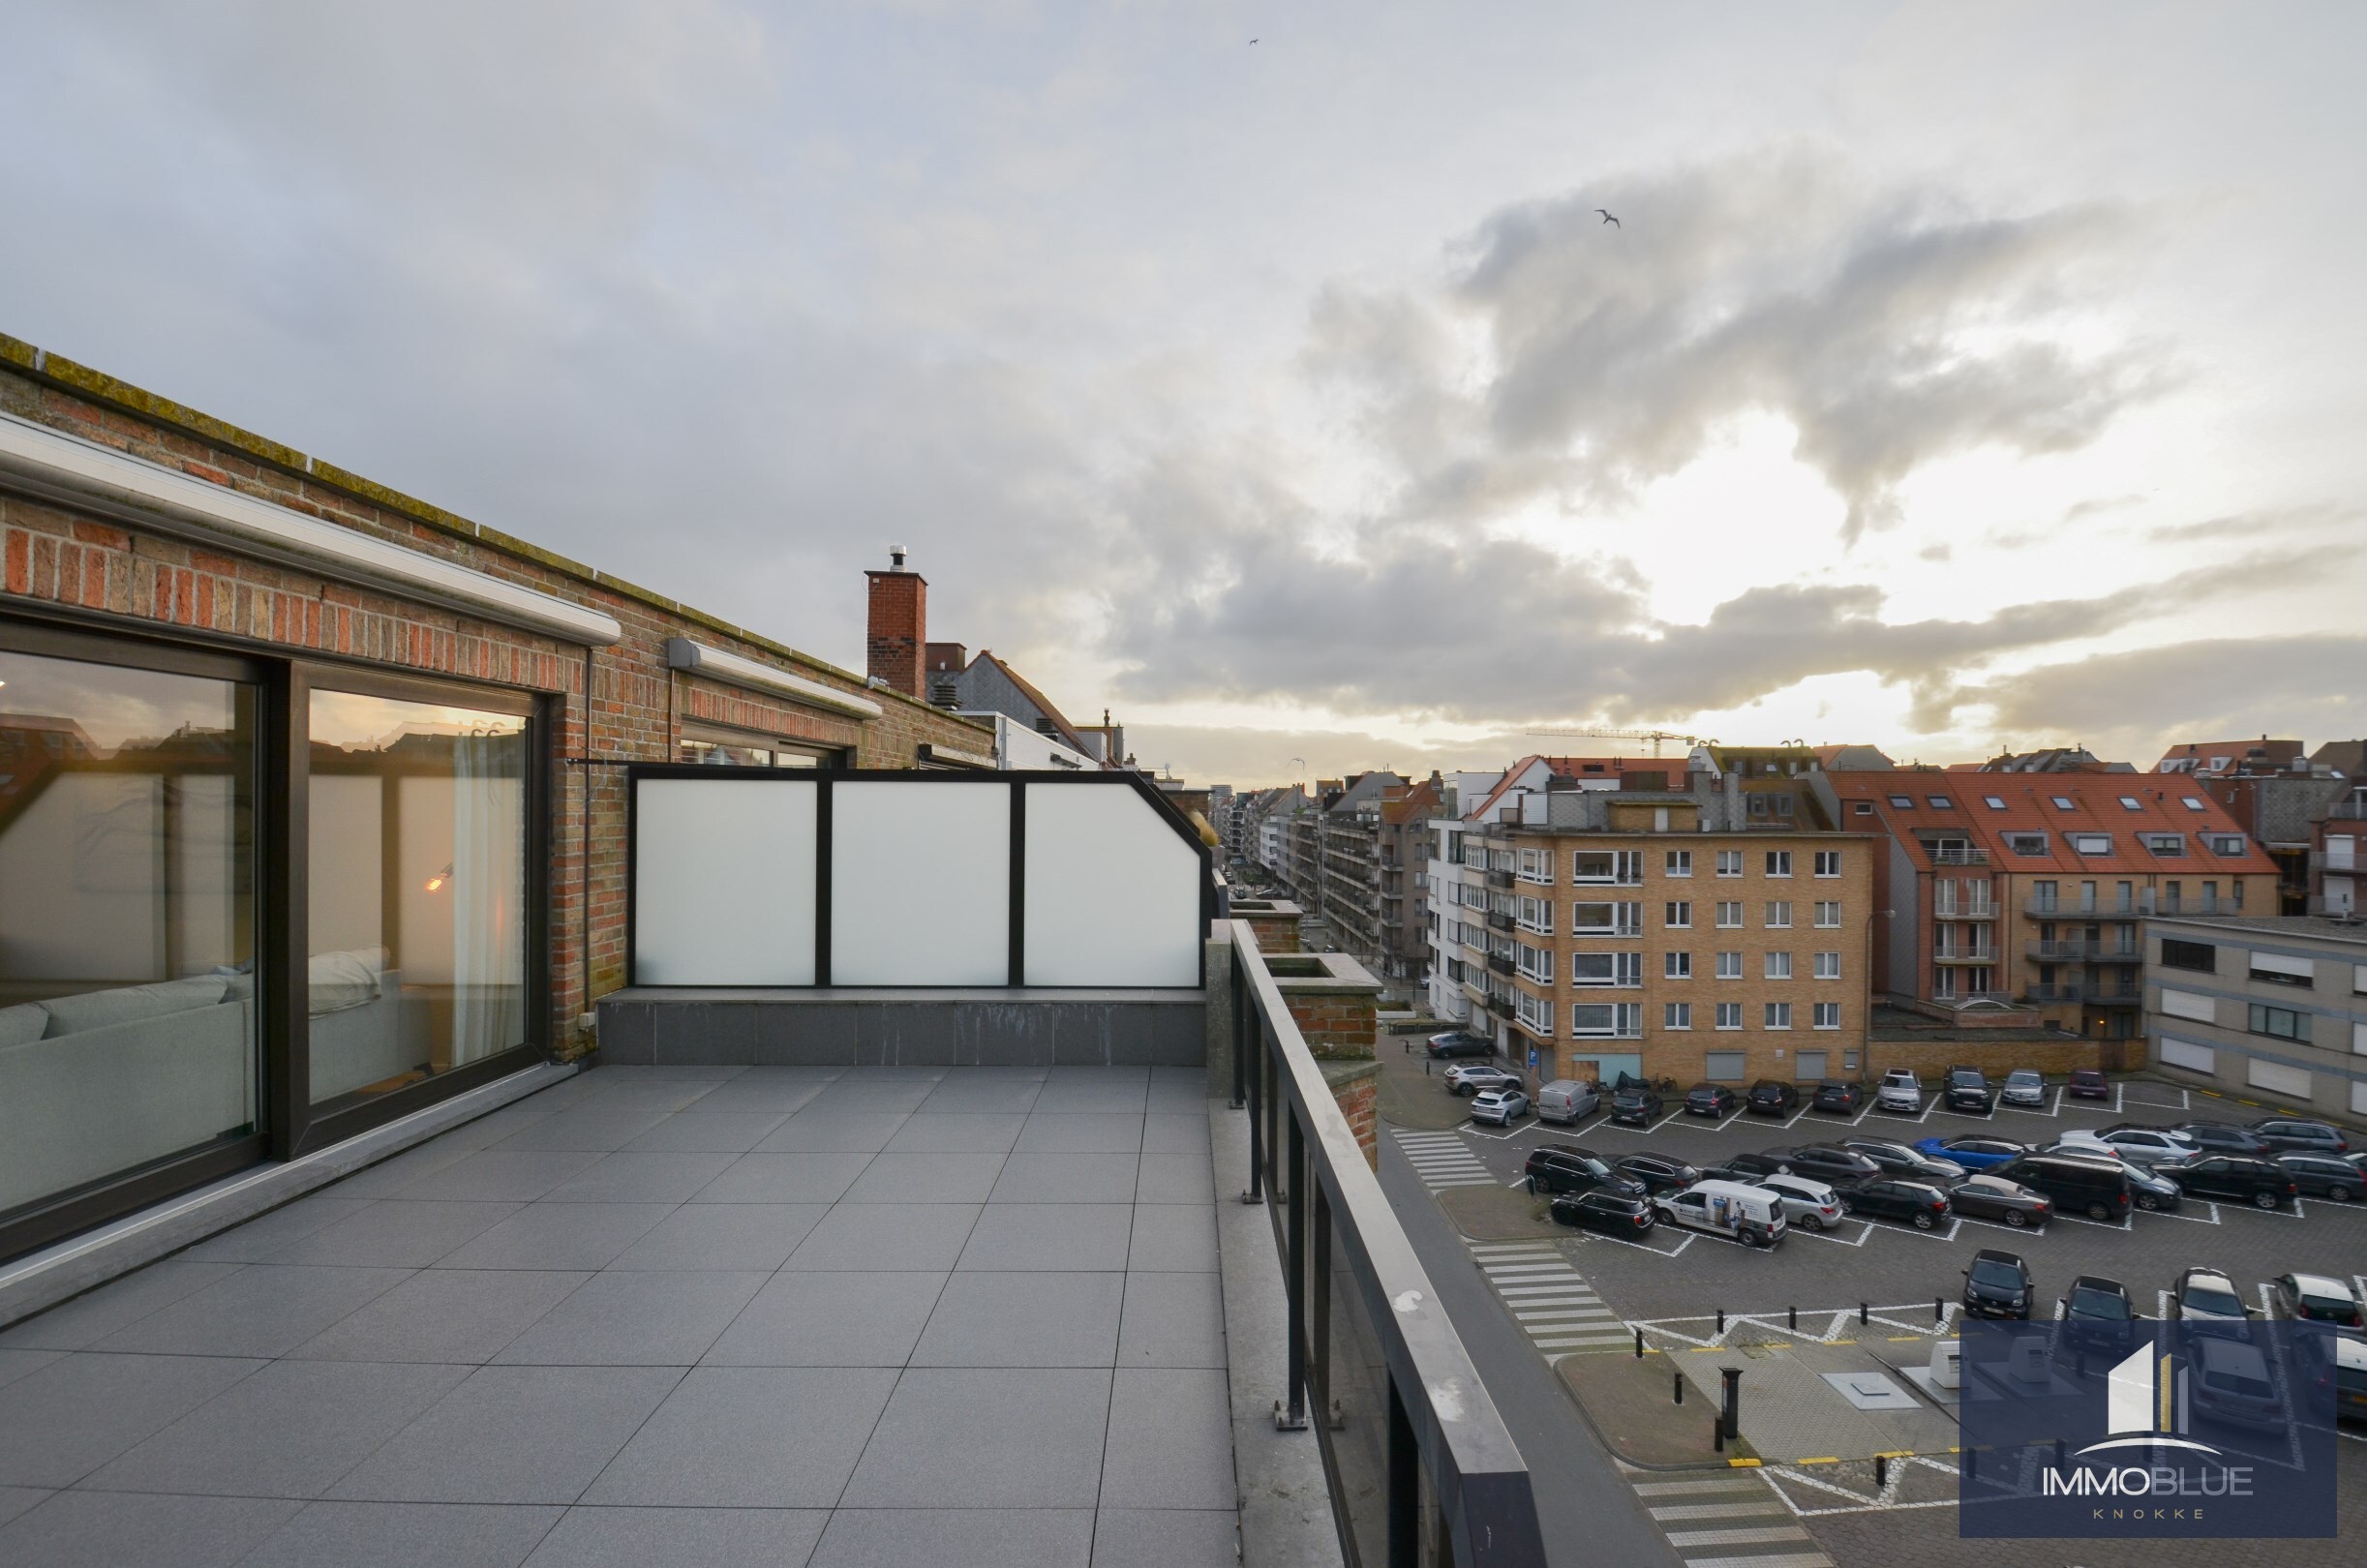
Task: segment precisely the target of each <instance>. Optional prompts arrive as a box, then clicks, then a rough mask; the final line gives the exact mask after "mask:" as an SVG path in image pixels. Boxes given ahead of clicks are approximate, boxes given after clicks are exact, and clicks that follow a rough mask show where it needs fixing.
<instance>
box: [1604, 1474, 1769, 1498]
mask: <svg viewBox="0 0 2367 1568" xmlns="http://www.w3.org/2000/svg"><path fill="white" fill-rule="evenodd" d="M1765 1485H1766V1483H1765V1482H1762V1481H1759V1480H1756V1479H1753V1478H1751V1477H1747V1476H1741V1477H1734V1478H1731V1479H1730V1478H1728V1477H1726V1476H1722V1475H1721V1476H1719V1477H1717V1478H1716V1479H1715V1480H1713V1481H1638V1482H1636V1483H1635V1484H1634V1485H1633V1486H1632V1487H1631V1488H1630V1489H1629V1490H1631V1491H1633V1492H1634V1493H1635V1494H1636V1495H1637V1496H1639V1497H1693V1496H1698V1495H1700V1494H1701V1493H1705V1492H1758V1491H1760V1490H1762V1489H1763V1488H1764V1487H1765Z"/></svg>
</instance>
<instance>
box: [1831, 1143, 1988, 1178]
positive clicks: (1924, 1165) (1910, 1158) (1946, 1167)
mask: <svg viewBox="0 0 2367 1568" xmlns="http://www.w3.org/2000/svg"><path fill="white" fill-rule="evenodd" d="M1841 1147H1842V1148H1844V1149H1847V1150H1849V1151H1850V1152H1851V1153H1852V1154H1862V1155H1864V1156H1865V1157H1866V1159H1868V1160H1870V1161H1873V1162H1874V1163H1875V1164H1877V1165H1879V1166H1881V1167H1882V1174H1883V1175H1885V1176H1903V1177H1905V1178H1906V1179H1907V1180H1909V1181H1916V1182H1955V1181H1961V1180H1963V1178H1964V1167H1963V1166H1962V1165H1959V1164H1957V1162H1956V1161H1953V1160H1934V1159H1932V1158H1931V1157H1930V1156H1929V1155H1927V1154H1925V1153H1923V1152H1922V1151H1921V1150H1919V1149H1910V1148H1908V1147H1907V1146H1906V1145H1905V1144H1903V1143H1900V1142H1897V1140H1896V1139H1892V1138H1843V1139H1842V1140H1841Z"/></svg>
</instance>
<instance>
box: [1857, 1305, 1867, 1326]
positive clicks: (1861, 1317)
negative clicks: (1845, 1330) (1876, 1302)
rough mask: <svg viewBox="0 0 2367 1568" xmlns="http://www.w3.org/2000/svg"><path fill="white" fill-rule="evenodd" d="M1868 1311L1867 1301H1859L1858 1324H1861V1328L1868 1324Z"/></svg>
mask: <svg viewBox="0 0 2367 1568" xmlns="http://www.w3.org/2000/svg"><path fill="white" fill-rule="evenodd" d="M1866 1311H1867V1309H1866V1303H1864V1302H1859V1303H1858V1326H1859V1327H1860V1328H1864V1327H1865V1326H1866V1321H1867V1319H1866Z"/></svg>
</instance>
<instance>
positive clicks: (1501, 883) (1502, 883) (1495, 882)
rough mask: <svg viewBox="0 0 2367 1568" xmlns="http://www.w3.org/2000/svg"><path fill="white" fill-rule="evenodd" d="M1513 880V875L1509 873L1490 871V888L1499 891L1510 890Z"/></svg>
mask: <svg viewBox="0 0 2367 1568" xmlns="http://www.w3.org/2000/svg"><path fill="white" fill-rule="evenodd" d="M1513 880H1514V879H1513V874H1512V873H1511V872H1509V871H1497V870H1490V871H1489V872H1488V886H1489V887H1491V888H1495V889H1499V890H1502V889H1506V888H1509V887H1511V886H1512V883H1513Z"/></svg>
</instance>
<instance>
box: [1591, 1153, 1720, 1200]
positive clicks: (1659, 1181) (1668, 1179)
mask: <svg viewBox="0 0 2367 1568" xmlns="http://www.w3.org/2000/svg"><path fill="white" fill-rule="evenodd" d="M1611 1168H1612V1170H1614V1171H1616V1172H1617V1173H1618V1174H1619V1175H1620V1176H1621V1177H1623V1178H1624V1179H1625V1180H1627V1181H1630V1182H1634V1183H1636V1184H1637V1185H1638V1186H1640V1187H1642V1188H1643V1189H1644V1191H1647V1192H1649V1193H1651V1194H1652V1195H1654V1197H1657V1196H1658V1195H1659V1194H1660V1193H1662V1192H1674V1191H1681V1190H1683V1189H1684V1188H1687V1187H1690V1186H1692V1185H1693V1184H1694V1183H1695V1182H1697V1181H1700V1180H1701V1172H1700V1171H1698V1170H1695V1169H1694V1168H1693V1167H1692V1166H1690V1165H1688V1164H1686V1163H1685V1162H1684V1161H1682V1160H1672V1159H1670V1158H1669V1157H1668V1156H1666V1155H1657V1154H1631V1155H1628V1156H1626V1157H1625V1158H1624V1159H1623V1160H1621V1161H1618V1162H1617V1163H1615V1164H1613V1165H1612V1167H1611Z"/></svg>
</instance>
